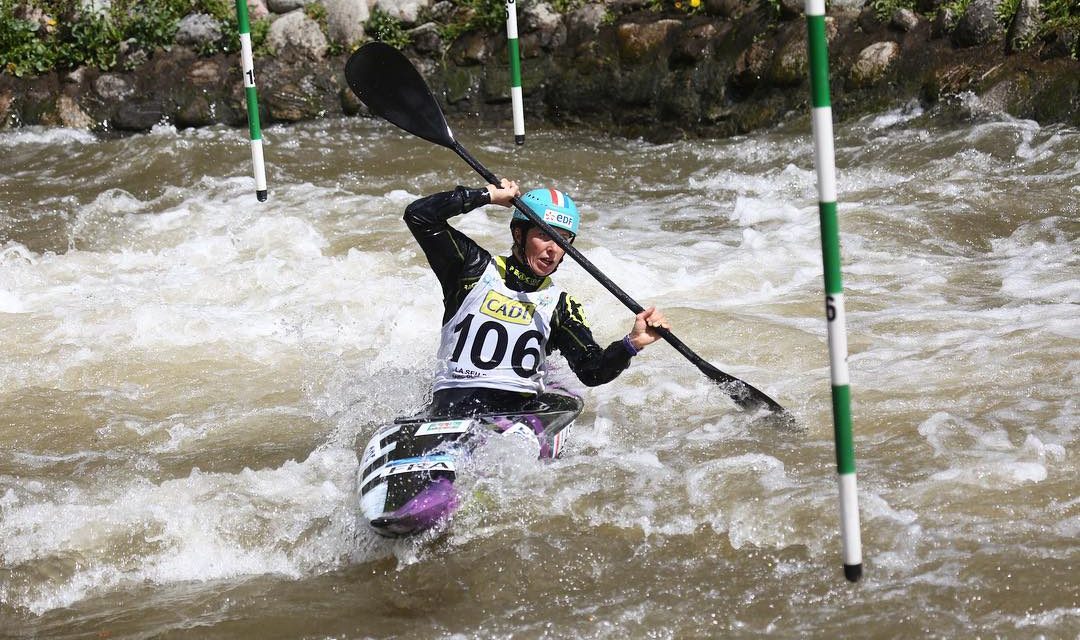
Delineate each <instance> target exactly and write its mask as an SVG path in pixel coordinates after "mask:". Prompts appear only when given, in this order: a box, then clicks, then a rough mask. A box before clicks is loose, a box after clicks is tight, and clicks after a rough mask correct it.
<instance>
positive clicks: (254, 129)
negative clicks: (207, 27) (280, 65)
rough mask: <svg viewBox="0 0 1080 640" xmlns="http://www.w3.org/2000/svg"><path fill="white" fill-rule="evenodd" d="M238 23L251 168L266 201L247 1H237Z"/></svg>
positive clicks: (258, 192)
mask: <svg viewBox="0 0 1080 640" xmlns="http://www.w3.org/2000/svg"><path fill="white" fill-rule="evenodd" d="M236 21H237V22H238V23H239V24H240V63H241V65H243V67H244V94H245V97H246V98H247V112H248V131H249V132H250V133H251V168H252V171H253V172H254V174H255V197H256V198H258V199H259V202H265V201H266V167H265V166H264V165H263V148H262V129H261V128H260V127H259V97H258V95H257V94H256V93H255V62H254V57H253V56H252V55H251V25H250V24H249V23H248V10H247V0H236Z"/></svg>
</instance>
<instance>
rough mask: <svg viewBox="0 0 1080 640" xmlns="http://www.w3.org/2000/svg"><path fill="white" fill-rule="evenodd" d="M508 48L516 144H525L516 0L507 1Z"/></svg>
mask: <svg viewBox="0 0 1080 640" xmlns="http://www.w3.org/2000/svg"><path fill="white" fill-rule="evenodd" d="M506 48H507V49H508V50H509V51H510V102H511V103H512V105H513V109H514V142H516V143H517V144H525V107H524V105H523V104H522V98H521V50H520V49H519V48H518V28H517V2H516V0H506Z"/></svg>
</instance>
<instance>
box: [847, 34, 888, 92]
mask: <svg viewBox="0 0 1080 640" xmlns="http://www.w3.org/2000/svg"><path fill="white" fill-rule="evenodd" d="M899 57H900V45H898V44H896V43H895V42H875V43H874V44H872V45H870V46H869V47H866V48H865V49H863V50H862V51H860V52H859V56H858V57H857V58H856V60H855V64H853V65H851V71H849V72H848V83H849V85H850V86H851V87H852V88H856V89H861V88H864V87H870V86H873V85H875V84H877V83H878V81H880V80H881V79H882V78H883V77H885V73H886V72H887V71H888V70H889V67H891V66H892V64H893V62H894V61H896V59H897V58H899Z"/></svg>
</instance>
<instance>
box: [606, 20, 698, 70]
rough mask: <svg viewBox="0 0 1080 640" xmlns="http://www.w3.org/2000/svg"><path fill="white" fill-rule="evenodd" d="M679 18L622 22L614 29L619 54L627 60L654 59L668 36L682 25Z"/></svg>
mask: <svg viewBox="0 0 1080 640" xmlns="http://www.w3.org/2000/svg"><path fill="white" fill-rule="evenodd" d="M682 24H683V23H682V21H681V20H657V21H656V22H646V23H641V24H639V23H633V22H630V23H624V24H620V25H619V27H618V28H617V29H616V30H615V35H616V38H617V40H618V43H619V55H620V56H621V57H622V58H623V59H624V60H627V61H629V62H642V61H645V60H648V59H651V58H652V59H655V57H656V55H657V53H658V50H659V49H660V47H662V46H663V45H664V44H665V43H666V42H667V40H668V37H669V36H670V35H671V34H673V33H675V32H676V31H678V30H679V29H680V28H681V27H682Z"/></svg>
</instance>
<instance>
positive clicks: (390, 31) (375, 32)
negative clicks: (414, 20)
mask: <svg viewBox="0 0 1080 640" xmlns="http://www.w3.org/2000/svg"><path fill="white" fill-rule="evenodd" d="M364 33H366V34H367V35H368V36H369V37H371V39H372V40H378V41H379V42H385V43H386V44H388V45H390V46H391V47H394V48H396V49H404V48H405V47H407V46H409V43H410V42H411V41H412V38H410V37H409V34H408V32H406V30H405V26H404V25H402V24H401V20H398V19H397V18H395V17H394V16H392V15H390V14H388V13H386V12H385V11H383V10H382V9H380V8H378V7H373V8H372V9H371V16H370V17H369V18H368V21H367V22H366V23H364Z"/></svg>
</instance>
